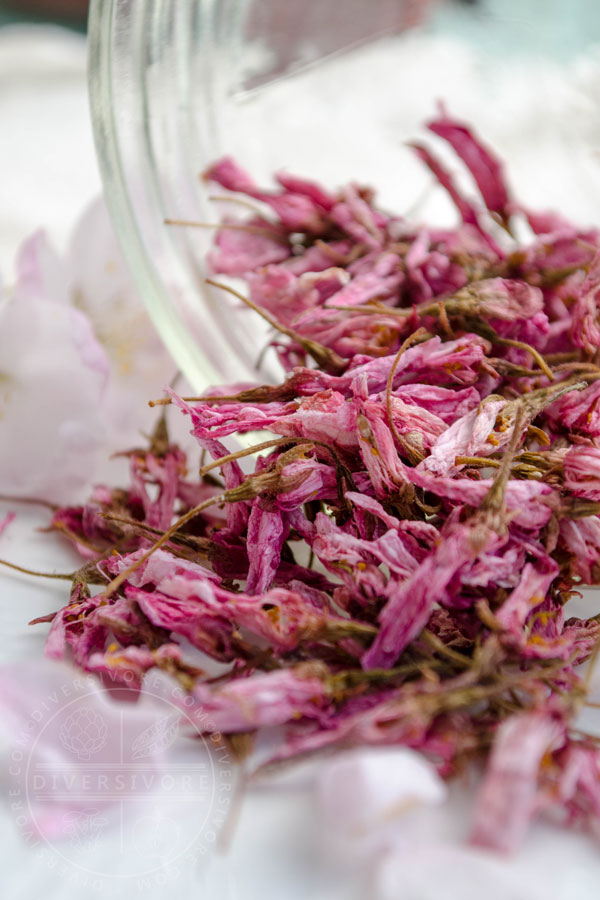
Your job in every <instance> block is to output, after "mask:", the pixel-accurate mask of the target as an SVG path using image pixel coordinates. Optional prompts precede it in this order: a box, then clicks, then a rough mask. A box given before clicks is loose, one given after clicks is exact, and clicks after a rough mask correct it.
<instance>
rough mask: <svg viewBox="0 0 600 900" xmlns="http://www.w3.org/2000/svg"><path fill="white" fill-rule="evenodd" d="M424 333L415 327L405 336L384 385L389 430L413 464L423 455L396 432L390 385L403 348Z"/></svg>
mask: <svg viewBox="0 0 600 900" xmlns="http://www.w3.org/2000/svg"><path fill="white" fill-rule="evenodd" d="M425 334H427V332H426V330H425V329H424V328H417V330H416V331H413V333H412V334H411V335H409V337H407V338H406V340H405V341H404V343H403V344H402V346H401V347H400V349H399V350H398V352H397V353H396V356H395V357H394V362H393V363H392V368H391V369H390V374H389V375H388V379H387V383H386V386H385V406H386V410H387V417H388V424H389V426H390V430H391V432H392V434H393V436H394V438H395V439H396V441H397V442H398V443H399V444H400V446H401V447H402V449H403V450H404V452H405V453H406V455H407V457H408V459H409V460H410V462H411V463H412V464H413V465H415V466H416V465H418V463H420V462H421V460H422V459H423V455H422V454H420V453H419V452H418V451H417V450H415V448H414V447H411V445H410V444H409V443H408V441H406V440H404V438H403V437H402V436H401V435H400V434H398V430H397V428H396V426H395V425H394V418H393V416H392V386H393V384H394V375H395V374H396V369H397V368H398V363H399V362H400V357H401V356H402V354H403V353H404V351H405V350H408V348H409V347H410V346H411V345H412V344H414V343H416V342H417V341H419V340H420V338H422V337H423V336H424V335H425Z"/></svg>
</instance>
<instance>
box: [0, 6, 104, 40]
mask: <svg viewBox="0 0 600 900" xmlns="http://www.w3.org/2000/svg"><path fill="white" fill-rule="evenodd" d="M88 5H89V4H88V2H87V0H0V28H1V27H3V26H6V25H27V24H29V25H47V24H51V25H63V26H65V27H66V28H70V29H72V30H74V31H78V32H81V33H84V32H85V31H86V25H87V9H88Z"/></svg>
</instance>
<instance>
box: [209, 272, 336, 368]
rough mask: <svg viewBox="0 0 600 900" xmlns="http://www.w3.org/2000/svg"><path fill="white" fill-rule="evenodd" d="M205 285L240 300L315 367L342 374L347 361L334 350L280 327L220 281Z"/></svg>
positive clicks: (265, 313)
mask: <svg viewBox="0 0 600 900" xmlns="http://www.w3.org/2000/svg"><path fill="white" fill-rule="evenodd" d="M206 283H207V284H211V285H212V286H213V287H217V288H220V289H221V290H222V291H227V293H229V294H231V295H232V296H233V297H236V298H237V299H238V300H241V302H242V303H245V304H246V306H249V307H250V309H253V310H254V312H256V313H258V315H259V316H261V318H263V319H264V320H265V322H268V323H269V325H271V327H272V328H274V329H275V330H276V331H279V332H280V334H285V336H286V337H289V338H290V339H291V340H292V341H294V342H295V343H297V344H299V345H300V346H301V347H302V348H303V349H304V350H305V351H306V352H307V353H308V355H309V356H312V358H313V359H314V361H315V362H316V363H317V365H319V366H321V368H323V369H325V371H327V372H333V373H334V374H338V373H339V372H343V371H344V369H345V368H346V367H347V365H348V363H347V360H345V359H342V357H341V356H339V355H338V354H337V353H336V352H335V351H334V350H330V349H329V347H325V346H323V344H319V343H318V341H312V340H310V339H309V338H305V337H303V336H302V335H301V334H299V333H298V332H297V331H294V329H293V328H288V327H287V326H286V325H282V324H281V322H278V321H277V319H275V318H273V316H271V315H270V314H269V313H268V312H266V310H264V309H262V308H261V307H260V306H257V305H256V303H253V302H252V300H250V299H249V298H248V297H244V295H243V294H241V293H240V292H239V291H236V290H235V289H234V288H232V287H229V285H227V284H223V283H222V282H220V281H214V280H213V279H212V278H207V279H206Z"/></svg>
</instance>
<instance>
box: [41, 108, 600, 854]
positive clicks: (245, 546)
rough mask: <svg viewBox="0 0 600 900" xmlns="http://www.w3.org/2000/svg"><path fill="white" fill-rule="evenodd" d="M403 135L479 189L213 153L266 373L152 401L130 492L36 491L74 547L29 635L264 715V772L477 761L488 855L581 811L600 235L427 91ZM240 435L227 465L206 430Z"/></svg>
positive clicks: (60, 650) (589, 756)
mask: <svg viewBox="0 0 600 900" xmlns="http://www.w3.org/2000/svg"><path fill="white" fill-rule="evenodd" d="M428 127H429V130H430V132H432V133H433V134H434V135H436V136H437V137H438V138H439V139H441V140H444V141H446V142H448V143H449V144H450V146H451V147H452V148H453V150H454V151H455V152H456V153H457V155H458V156H459V158H460V159H461V160H462V161H463V163H464V164H465V165H466V167H467V168H468V169H469V171H470V173H471V175H472V177H473V182H474V187H475V188H476V189H477V191H478V199H477V200H475V199H469V198H466V197H464V196H463V195H462V194H461V193H460V192H459V190H458V188H457V187H456V186H455V184H454V182H453V179H452V177H451V175H450V174H449V173H448V172H447V171H446V170H445V169H444V168H443V166H442V165H441V163H440V162H439V161H438V159H437V157H436V155H435V153H434V151H433V150H431V149H430V148H429V147H426V146H425V145H418V146H417V147H416V151H417V153H418V154H419V156H420V157H421V158H422V159H423V160H424V162H425V164H426V165H427V166H429V168H430V169H431V171H432V172H433V173H434V174H435V176H436V178H437V179H438V180H439V182H440V183H441V185H442V186H443V187H444V188H445V189H446V190H447V191H448V193H449V195H450V197H451V199H452V200H453V202H454V204H455V206H456V208H457V210H458V213H459V216H460V220H461V221H460V224H459V225H458V226H457V227H455V228H452V229H438V228H428V227H426V226H421V227H414V226H412V225H410V224H409V223H407V222H406V221H404V220H403V219H402V218H401V217H395V216H392V215H389V214H387V213H384V212H382V211H381V210H379V209H378V208H377V206H376V205H375V203H374V197H373V195H372V192H371V191H370V190H369V189H368V188H364V187H361V186H358V185H354V184H351V185H347V186H346V187H344V188H341V189H340V190H337V191H328V190H326V189H324V188H322V187H321V186H320V185H317V184H314V183H313V182H310V181H307V180H304V179H302V178H298V177H293V176H290V175H288V174H279V175H277V176H276V178H277V182H278V187H277V188H276V189H275V190H263V189H261V188H259V187H258V186H257V185H255V184H254V182H253V181H252V179H251V178H250V177H249V176H248V175H247V174H246V173H245V172H244V171H243V170H242V169H240V168H239V166H237V164H236V163H235V162H234V161H233V160H231V159H228V158H226V159H222V160H220V161H219V162H217V163H216V164H215V165H214V166H212V167H211V169H210V170H209V171H208V172H207V173H206V174H205V178H206V179H207V180H209V181H212V182H216V183H218V184H219V185H221V187H223V188H225V189H227V190H231V191H236V192H240V193H242V194H245V195H247V196H250V197H251V198H252V199H253V201H255V202H258V203H259V204H262V208H263V209H264V210H265V211H264V212H261V213H260V214H258V213H257V214H256V215H253V216H252V217H251V218H249V219H247V220H241V221H240V220H231V219H228V220H226V221H225V222H224V223H223V226H222V227H221V229H220V230H219V231H218V233H217V236H216V240H215V247H214V249H213V251H212V254H211V259H210V262H211V265H212V268H213V270H214V272H215V274H216V273H225V274H227V275H233V276H238V277H241V278H242V279H244V281H245V283H246V285H247V295H243V296H242V295H237V296H240V297H241V299H243V300H244V301H245V302H247V303H249V304H250V305H252V306H253V307H254V308H255V309H256V310H257V311H258V312H260V313H261V314H262V315H263V316H265V317H267V318H268V319H269V321H270V322H271V324H272V325H273V326H274V327H275V328H276V331H277V334H276V337H275V339H274V341H273V346H274V348H275V350H276V352H277V353H278V355H279V359H280V361H281V364H282V366H283V368H284V370H285V372H286V374H285V378H284V379H283V380H282V382H281V383H280V384H277V385H266V386H265V385H235V386H231V387H223V386H221V387H219V388H215V389H212V390H210V391H208V392H207V393H206V395H205V396H204V397H200V398H187V399H182V398H181V397H178V396H176V395H175V394H174V393H171V396H170V398H168V399H169V402H170V401H172V402H173V403H174V404H175V405H177V406H178V407H179V408H180V409H181V410H182V412H183V413H184V414H185V415H186V416H188V417H189V421H190V423H191V427H192V431H193V434H194V436H195V438H196V440H197V441H198V443H199V445H200V447H201V448H202V450H203V451H204V452H205V465H204V468H203V469H201V472H200V478H196V477H192V476H190V475H189V474H188V473H187V471H186V459H185V456H184V454H183V453H182V452H181V451H180V450H179V449H178V447H177V446H175V445H173V444H171V443H170V442H169V440H168V436H167V434H166V430H165V426H164V419H162V418H161V421H160V423H159V428H158V429H157V432H156V433H155V435H154V438H153V440H152V442H151V444H150V446H149V447H148V448H146V449H139V450H138V449H136V450H133V451H131V453H130V454H129V459H130V469H131V479H130V484H129V486H128V487H127V488H123V489H118V490H114V489H109V488H106V487H99V488H97V489H96V490H95V491H94V493H93V495H92V497H91V498H90V500H89V502H88V503H87V504H85V505H84V506H77V507H64V508H61V509H59V510H57V511H56V513H55V514H54V517H53V526H54V527H55V528H57V529H60V530H61V531H62V532H63V533H64V534H65V535H66V536H67V537H69V538H70V539H71V540H72V541H73V542H74V543H75V544H76V546H77V547H78V549H79V550H80V552H81V553H82V554H83V555H84V557H85V558H86V562H85V565H84V566H83V568H82V569H81V570H80V572H79V573H77V575H76V577H75V579H74V582H73V589H72V593H71V598H70V600H69V602H68V603H67V605H66V606H65V607H64V608H63V609H62V610H60V611H59V612H57V613H56V615H55V616H54V617H53V618H52V625H51V628H50V634H49V637H48V643H47V652H48V654H49V655H50V656H52V657H58V658H62V657H65V656H66V655H69V656H71V657H72V658H73V659H74V660H75V661H76V663H77V664H78V665H80V666H82V667H83V668H85V669H86V670H88V671H92V672H96V673H99V674H103V675H105V676H106V677H111V678H128V679H132V678H133V679H134V680H135V681H137V683H139V684H141V683H142V680H143V677H144V674H145V673H146V672H147V671H148V670H149V669H151V668H154V667H157V668H159V669H162V670H163V671H164V672H166V673H168V674H169V675H170V676H172V677H173V679H176V680H177V681H179V682H180V684H181V685H183V687H184V688H185V689H186V690H187V691H188V692H189V694H190V696H191V697H192V698H194V699H195V701H196V703H197V709H198V716H199V719H200V717H201V715H203V714H204V712H205V711H206V710H209V711H210V717H211V720H212V721H213V722H214V723H215V726H216V727H217V728H218V729H219V730H220V731H221V732H223V733H224V734H227V735H229V736H230V739H231V740H232V743H233V745H234V746H241V744H242V743H243V742H246V743H247V739H248V736H251V735H253V734H254V733H255V732H256V731H257V730H259V729H261V728H263V727H266V726H273V725H277V726H284V732H283V735H284V736H283V737H282V739H281V743H280V746H279V747H278V748H277V750H276V751H275V752H274V754H273V757H272V759H271V760H270V762H271V763H274V762H277V761H282V760H286V759H290V758H293V757H296V756H298V755H300V754H305V753H309V752H314V751H318V750H320V749H322V748H325V747H329V746H332V745H336V746H345V747H347V746H353V745H402V746H404V747H408V748H412V749H416V750H418V751H420V752H421V753H422V754H424V755H425V756H427V757H428V758H429V759H430V760H431V761H433V762H434V764H435V766H436V768H437V770H438V772H439V773H440V774H441V775H442V776H444V777H450V776H452V775H453V774H455V773H456V772H458V771H460V770H461V769H462V768H463V767H464V766H465V765H467V764H468V763H470V762H471V761H472V760H475V759H481V760H484V761H485V775H484V779H483V783H482V787H481V790H480V793H479V797H478V800H477V804H476V809H475V813H474V821H473V832H472V838H473V841H474V842H475V843H479V844H483V845H486V846H493V847H497V848H501V849H506V850H510V849H513V848H515V847H516V846H517V845H518V844H519V843H520V841H521V840H522V839H523V836H524V834H525V833H526V830H527V827H528V825H529V822H530V821H531V819H532V817H533V816H534V815H535V814H537V813H539V812H540V811H545V810H552V812H553V814H555V813H556V812H557V811H559V812H560V813H561V814H562V816H563V818H564V821H565V822H568V823H571V824H578V825H584V826H586V827H589V828H591V829H596V831H597V830H598V827H599V826H600V787H599V785H600V752H599V751H598V748H597V746H596V744H595V742H594V741H593V739H592V738H591V737H589V736H585V735H582V734H580V733H578V732H577V731H576V730H575V729H574V727H573V721H574V718H575V716H576V714H577V711H578V710H579V708H580V707H581V705H582V704H583V703H585V696H586V689H585V683H584V680H583V679H582V676H581V674H580V673H579V671H578V669H577V667H578V665H579V664H581V663H583V662H584V661H586V660H589V659H590V657H593V656H594V654H595V652H596V648H597V647H598V644H599V640H600V621H599V618H598V617H597V616H595V615H590V617H589V618H587V619H578V618H573V617H569V614H568V601H569V598H570V597H571V596H572V594H573V593H576V592H577V590H578V589H579V588H580V587H581V586H582V585H590V584H596V583H598V582H599V580H600V567H599V565H598V559H599V553H600V518H599V515H598V514H599V513H600V505H599V504H600V413H599V412H598V410H599V404H598V400H599V398H600V380H599V378H600V364H599V361H598V349H599V347H598V340H599V336H600V324H599V321H600V320H599V315H598V306H599V303H600V264H599V260H600V233H599V232H598V231H597V230H595V229H589V228H588V229H580V228H577V227H576V226H574V225H571V224H570V223H568V222H565V221H564V220H562V219H560V218H558V217H557V216H553V215H552V214H546V213H533V212H531V211H529V210H526V209H523V208H521V207H520V206H519V205H518V204H517V203H516V202H514V201H513V200H512V199H511V197H510V194H509V191H508V189H507V187H506V185H505V181H504V175H503V170H502V166H501V164H500V163H499V162H498V160H497V159H496V158H495V157H494V155H493V153H492V152H491V151H490V150H489V149H488V148H486V147H485V146H484V145H483V144H482V143H481V142H480V141H479V139H478V138H477V137H476V136H474V135H473V133H472V132H471V131H470V129H468V128H467V127H466V126H464V125H463V124H462V123H459V122H456V121H455V120H453V119H452V118H451V117H450V116H449V115H448V114H447V113H446V112H445V111H442V112H441V113H440V114H439V116H438V118H436V119H435V120H434V121H433V122H431V123H430V124H429V126H428ZM517 220H519V222H520V226H521V231H522V230H523V227H524V223H525V224H528V226H529V229H530V237H529V239H528V240H526V241H520V242H519V241H517V239H516V238H515V236H514V234H515V231H516V230H515V228H514V224H515V222H516V221H517ZM232 226H234V227H232ZM229 290H231V291H232V292H233V293H236V292H235V291H233V289H232V288H231V289H229ZM255 431H261V432H265V435H264V437H263V440H262V441H260V442H258V445H257V446H256V447H255V448H254V451H255V453H256V454H257V455H256V456H255V461H254V464H253V465H254V467H253V470H251V471H248V467H246V468H243V466H242V457H246V459H250V457H249V455H248V453H249V451H243V450H242V451H237V452H229V450H228V448H227V439H228V438H230V437H231V436H235V435H240V434H245V433H247V432H255ZM209 458H210V459H212V462H209ZM304 548H308V549H309V554H303V549H304ZM90 584H100V585H102V589H101V590H100V592H99V593H97V594H95V595H92V593H91V592H90V590H89V587H88V585H90ZM592 612H593V611H592ZM190 645H191V646H192V647H193V648H196V650H199V651H201V652H202V653H203V654H205V657H204V658H209V659H210V660H214V661H217V662H219V663H221V664H223V666H224V668H223V669H222V670H221V671H222V672H223V673H224V674H221V675H219V676H218V677H215V676H214V675H213V674H211V672H210V669H209V668H207V669H205V668H199V667H198V665H197V663H195V662H193V661H192V659H191V657H190ZM188 713H189V709H188ZM242 738H243V739H244V741H242Z"/></svg>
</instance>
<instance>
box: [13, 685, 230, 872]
mask: <svg viewBox="0 0 600 900" xmlns="http://www.w3.org/2000/svg"><path fill="white" fill-rule="evenodd" d="M116 694H117V696H116V698H115V696H114V695H115V691H114V689H113V690H111V689H110V688H109V689H106V688H103V687H101V686H100V684H99V683H98V682H97V681H96V680H94V679H87V678H77V677H75V678H73V679H72V680H66V681H64V682H63V683H62V684H61V685H60V686H59V687H58V688H55V689H53V690H52V691H51V692H50V693H49V694H48V695H46V696H44V697H41V698H40V699H39V701H38V702H37V704H36V707H35V708H34V709H31V710H24V711H23V713H24V716H23V726H22V728H21V731H20V733H19V735H18V737H17V739H16V740H15V742H14V746H13V748H12V752H11V754H10V761H9V778H10V786H9V800H10V805H11V808H12V811H13V815H14V817H15V821H16V823H17V826H18V827H19V829H20V831H21V833H22V834H23V836H24V838H25V839H26V841H27V842H28V843H29V844H31V845H33V846H34V847H35V848H36V850H37V852H38V853H39V854H40V856H43V857H44V858H45V859H46V861H47V862H48V864H49V865H50V866H52V867H53V868H54V869H57V870H60V871H62V873H63V874H64V875H65V877H67V878H70V879H72V880H76V881H77V884H78V885H79V886H85V885H86V884H91V883H93V886H94V887H95V888H96V889H100V888H102V887H103V886H106V887H107V888H109V887H110V884H111V883H113V884H114V880H115V879H130V880H133V881H135V882H137V885H138V887H141V888H143V887H144V886H145V885H147V884H149V883H150V882H151V881H152V880H154V881H158V882H160V883H164V881H165V880H166V879H167V878H168V877H173V876H177V875H178V873H179V872H180V867H182V866H184V865H189V864H190V862H192V863H193V862H194V861H196V860H197V859H198V857H199V856H202V855H204V854H206V853H207V851H209V850H210V849H211V847H212V846H213V845H214V843H215V841H216V840H217V836H218V832H219V830H220V828H221V827H222V825H223V824H224V822H225V820H226V817H227V812H228V808H229V805H230V801H231V796H232V791H233V783H234V770H233V766H232V763H231V760H230V758H229V754H228V750H227V747H226V745H225V743H224V742H223V739H222V736H221V735H220V733H219V732H218V730H217V729H216V728H215V726H214V723H213V722H211V719H210V716H209V715H207V714H205V713H203V711H202V710H199V709H198V707H197V704H195V703H194V702H193V701H192V699H191V698H190V697H188V696H187V695H185V694H184V692H183V691H180V690H179V689H178V688H174V689H173V688H170V689H169V690H168V691H167V690H165V682H164V680H161V678H158V679H157V681H156V683H155V684H153V681H152V678H149V679H148V680H147V682H146V683H145V685H144V691H143V696H142V698H141V699H140V697H139V695H138V692H137V691H136V690H134V689H133V688H128V687H122V686H120V687H119V689H118V691H117V692H116Z"/></svg>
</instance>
